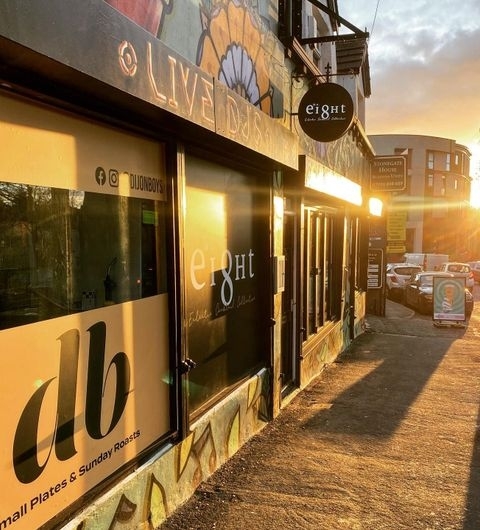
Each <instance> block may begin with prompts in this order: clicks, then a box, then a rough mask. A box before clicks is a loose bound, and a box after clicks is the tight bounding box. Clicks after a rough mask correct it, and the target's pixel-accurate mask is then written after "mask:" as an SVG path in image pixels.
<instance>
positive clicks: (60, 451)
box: [0, 94, 177, 528]
mask: <svg viewBox="0 0 480 530" xmlns="http://www.w3.org/2000/svg"><path fill="white" fill-rule="evenodd" d="M0 145H2V149H3V153H4V156H3V157H2V159H1V162H0V329H1V331H0V350H1V352H2V355H1V356H0V373H2V374H4V380H3V381H2V387H1V391H0V399H1V402H2V405H3V406H2V416H1V423H2V440H3V442H2V443H3V445H2V451H1V452H0V482H1V483H2V484H8V494H7V495H4V498H3V500H2V508H3V510H1V511H2V513H0V520H1V521H3V522H5V521H7V522H12V521H13V522H15V521H16V522H18V523H19V525H20V526H19V528H20V527H21V528H44V527H45V525H46V524H47V522H48V525H49V527H50V526H52V523H51V521H52V520H54V519H55V520H56V521H59V520H60V519H63V518H64V517H66V516H67V513H68V512H70V511H71V509H72V507H73V506H75V507H79V506H81V504H82V502H84V500H85V498H88V496H89V495H90V493H89V492H93V490H94V489H96V488H103V485H105V487H106V486H107V484H109V482H108V480H107V479H109V478H110V477H113V476H114V475H117V474H118V473H122V474H123V473H124V472H125V470H126V469H128V468H130V467H132V466H134V465H135V464H136V461H137V459H138V458H139V457H140V456H146V455H147V453H150V451H151V450H152V449H153V448H154V447H158V446H159V445H160V444H163V443H164V442H165V440H167V439H169V438H170V436H171V435H172V434H173V433H174V431H175V430H176V429H177V424H176V417H177V414H176V410H175V407H176V404H175V403H174V402H173V401H172V399H171V398H172V389H173V388H174V387H173V385H172V382H173V379H172V375H171V356H170V348H169V344H170V343H169V300H168V293H167V278H166V270H167V260H168V258H167V254H168V252H167V243H166V224H167V223H166V211H167V206H166V204H167V203H166V191H165V156H164V146H163V145H162V144H160V143H159V142H156V141H153V140H152V139H150V138H146V137H143V136H140V135H134V134H131V133H129V132H127V131H122V130H119V129H114V128H111V127H108V126H106V125H103V124H99V123H96V122H91V121H88V120H86V119H82V118H79V117H77V116H73V115H71V114H67V113H63V112H59V111H56V110H54V109H52V108H47V107H43V106H39V105H33V104H31V103H29V102H27V101H25V100H20V99H18V98H14V97H11V98H10V97H8V96H4V95H1V94H0ZM3 449H5V450H3ZM110 484H111V483H110ZM39 492H50V494H45V495H44V494H43V493H42V494H39ZM53 494H54V495H55V497H54V499H51V498H50V497H52V495H53ZM20 506H21V507H22V508H21V509H20V508H19V507H20ZM11 514H14V515H13V516H12V515H11ZM57 518H58V519H57ZM20 519H21V521H20ZM17 520H18V521H17Z"/></svg>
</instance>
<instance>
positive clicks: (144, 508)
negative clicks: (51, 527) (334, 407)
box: [63, 370, 271, 530]
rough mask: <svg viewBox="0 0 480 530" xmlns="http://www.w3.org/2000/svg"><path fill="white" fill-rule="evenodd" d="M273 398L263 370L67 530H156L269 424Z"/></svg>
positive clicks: (76, 519)
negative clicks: (182, 438) (181, 439)
mask: <svg viewBox="0 0 480 530" xmlns="http://www.w3.org/2000/svg"><path fill="white" fill-rule="evenodd" d="M270 395H271V391H270V378H269V372H268V371H267V370H262V371H261V372H260V373H258V374H257V375H256V376H255V377H253V378H252V379H250V380H249V381H248V382H246V383H245V384H243V385H242V386H241V387H239V388H238V389H236V390H235V391H234V392H233V393H232V394H230V395H229V396H228V397H227V398H226V399H225V400H224V401H222V402H221V403H219V404H218V405H217V406H215V407H214V408H213V409H212V410H211V411H209V412H208V413H207V414H206V415H205V416H204V417H202V418H201V420H199V421H198V422H197V423H196V424H195V425H193V426H192V429H191V433H190V434H189V436H188V437H187V438H185V440H183V441H182V442H180V443H178V444H176V445H171V446H170V447H168V448H165V449H163V451H162V452H160V453H158V454H157V455H155V456H153V457H152V458H151V459H150V461H149V462H147V463H146V464H144V465H142V466H141V467H140V468H139V469H137V470H136V471H135V472H133V473H132V474H131V475H129V476H128V477H127V478H125V479H124V480H122V481H121V482H120V483H119V484H117V485H116V486H115V487H114V488H113V489H111V490H109V492H108V493H107V494H105V496H104V497H101V498H99V499H97V501H96V502H95V503H94V504H92V505H90V506H89V507H88V508H87V509H86V510H84V511H83V512H82V513H81V514H80V515H78V516H77V517H76V518H75V520H72V521H71V522H70V523H68V524H67V525H66V526H64V527H63V530H79V529H81V530H101V529H105V530H107V529H109V528H115V529H117V530H122V529H124V530H133V529H150V530H153V529H154V528H156V527H157V526H159V525H160V524H161V523H162V522H163V521H164V520H165V519H166V518H167V517H168V515H170V514H171V513H172V512H173V511H174V510H175V509H176V508H178V507H179V506H180V505H181V504H183V503H184V502H185V501H186V500H187V499H189V498H190V497H191V496H192V495H193V493H194V492H195V490H196V489H197V487H198V486H199V485H200V484H201V483H202V482H203V481H205V480H206V479H207V478H208V477H209V476H210V475H211V474H212V473H213V472H214V471H216V470H217V469H218V468H219V467H220V466H221V465H222V464H224V463H225V462H226V461H227V460H228V459H229V458H231V457H232V456H233V455H234V454H235V453H236V452H237V451H238V450H239V449H240V447H241V446H242V445H243V444H244V443H245V442H246V441H248V440H249V439H250V438H251V437H252V436H253V435H255V434H257V433H258V432H259V431H260V430H261V429H262V428H263V427H264V426H265V425H266V424H267V423H268V421H269V420H270V419H271V418H269V417H268V410H269V407H268V399H269V396H270Z"/></svg>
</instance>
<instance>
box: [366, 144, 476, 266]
mask: <svg viewBox="0 0 480 530" xmlns="http://www.w3.org/2000/svg"><path fill="white" fill-rule="evenodd" d="M369 139H370V141H371V142H372V145H373V147H374V149H375V152H376V154H377V155H378V156H382V155H403V156H405V157H406V162H407V178H406V187H405V189H404V190H403V191H396V192H391V193H389V194H388V196H385V204H386V205H387V206H386V207H387V210H388V213H387V259H388V260H389V261H391V262H395V261H398V260H400V261H403V254H404V253H405V252H425V253H438V254H448V255H449V256H450V259H452V260H458V261H469V260H471V259H475V251H476V248H475V246H476V243H475V238H474V237H473V234H474V232H473V231H472V230H471V228H472V223H473V210H472V207H471V204H470V189H471V180H472V179H471V177H470V157H471V153H470V151H469V150H468V148H467V147H465V146H463V145H460V144H457V143H456V142H455V141H454V140H451V139H448V138H439V137H434V136H425V135H413V134H400V135H397V134H380V135H371V136H369ZM389 226H390V229H389ZM389 232H390V234H389Z"/></svg>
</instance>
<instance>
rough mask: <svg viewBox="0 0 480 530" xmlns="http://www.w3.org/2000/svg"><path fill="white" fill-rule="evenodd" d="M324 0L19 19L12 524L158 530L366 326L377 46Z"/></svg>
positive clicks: (7, 83)
mask: <svg viewBox="0 0 480 530" xmlns="http://www.w3.org/2000/svg"><path fill="white" fill-rule="evenodd" d="M318 4H319V5H320V7H319V6H318V5H317V3H316V2H315V3H311V2H309V1H307V0H306V1H303V2H298V1H296V2H278V3H277V2H271V1H268V0H264V1H263V0H262V1H259V2H256V3H255V7H252V3H251V2H246V1H245V2H244V1H239V0H230V1H229V0H222V1H212V2H211V1H209V2H207V1H204V0H196V1H191V2H183V1H176V0H173V1H167V0H158V1H152V2H149V1H146V2H144V1H141V2H140V1H128V0H109V1H108V2H107V1H104V0H85V1H83V2H75V1H73V0H49V2H44V1H38V2H30V1H27V0H14V1H11V2H4V3H2V5H1V6H0V140H1V144H2V147H3V153H4V156H3V157H2V165H1V170H0V223H1V225H2V236H1V240H0V246H1V255H0V273H1V285H0V289H1V301H0V347H1V350H2V352H3V355H2V361H1V363H2V371H3V373H4V374H5V376H4V380H5V382H4V384H3V385H2V390H1V396H2V398H1V400H2V412H1V415H2V424H3V429H2V435H1V442H0V454H1V462H2V465H1V479H2V483H3V484H8V485H9V487H8V488H7V490H6V491H5V493H4V500H3V501H2V505H1V513H0V522H1V523H0V526H1V527H2V528H5V529H15V530H22V529H28V530H31V529H32V528H46V529H47V528H65V529H66V528H68V529H80V528H81V529H82V530H88V529H93V528H95V529H97V530H98V529H101V528H105V529H108V528H113V527H115V528H119V529H121V528H125V529H129V530H130V529H132V528H152V529H153V528H156V527H157V526H158V525H159V524H160V523H161V522H162V521H163V520H164V519H165V518H166V517H167V516H168V514H169V513H171V512H172V511H173V510H174V509H175V508H176V507H177V506H178V505H179V504H181V503H182V502H184V501H185V500H186V499H187V498H188V497H190V496H191V495H192V493H193V492H194V491H195V489H196V488H197V487H198V485H199V484H200V483H201V482H202V481H203V480H205V479H206V478H208V476H209V475H210V474H211V473H213V472H214V471H215V470H216V469H217V468H218V467H219V466H221V465H222V464H223V463H224V462H225V461H226V460H228V458H230V457H231V456H232V455H233V454H234V453H235V452H236V451H237V450H238V448H239V447H241V445H242V444H243V443H244V442H245V441H247V440H248V439H249V438H250V437H251V436H253V435H254V434H255V433H257V432H258V431H260V430H261V429H262V428H263V427H264V426H265V425H266V423H267V422H268V421H270V420H271V419H273V418H274V417H275V416H276V415H277V414H278V413H279V411H280V410H281V408H282V407H284V406H286V405H287V404H288V402H289V400H290V399H291V398H292V396H294V395H295V393H296V392H298V391H299V390H301V389H302V388H303V387H305V386H306V385H307V384H308V383H309V382H310V381H311V380H312V379H313V378H314V377H316V376H318V375H319V374H320V373H321V371H322V369H323V368H324V366H325V365H326V364H328V363H330V362H332V361H333V360H334V359H335V358H336V356H337V355H338V354H339V353H340V352H342V351H343V350H344V349H345V348H346V347H347V346H348V345H349V344H350V343H351V342H352V341H353V340H354V339H355V337H356V336H357V335H358V334H360V333H361V332H362V330H363V320H364V316H365V298H366V288H367V265H366V264H367V252H368V225H369V221H368V212H367V210H366V206H365V205H366V203H367V200H368V181H369V174H370V164H371V160H372V157H373V149H372V146H371V144H370V142H369V140H368V138H367V137H366V135H365V131H364V128H363V119H364V100H365V98H366V97H368V96H369V95H370V86H369V74H368V54H367V53H366V36H365V34H362V32H359V31H358V30H356V28H355V27H354V26H353V27H352V28H351V29H353V33H352V34H351V36H350V38H345V39H342V40H340V41H338V42H337V40H336V36H338V27H339V26H340V25H341V24H345V22H346V21H343V19H341V18H339V14H338V6H337V2H332V1H328V2H327V1H325V2H322V3H318ZM347 24H348V26H349V27H350V26H351V25H350V24H349V23H347ZM308 38H313V39H314V42H310V41H308V40H306V39H308ZM330 76H332V77H330ZM333 76H334V77H333ZM332 79H333V81H332ZM328 82H331V83H333V82H334V84H335V85H338V86H341V87H343V88H344V89H345V90H347V91H348V93H349V94H350V96H351V99H352V102H353V107H354V117H353V119H352V123H351V124H350V126H349V127H348V130H347V132H345V133H344V134H342V135H340V136H339V137H338V138H335V139H332V140H329V141H318V140H315V139H312V138H311V137H309V136H308V135H307V134H305V132H304V131H303V129H302V127H301V125H300V124H299V118H298V113H297V109H298V106H299V102H300V101H302V100H303V96H304V95H305V94H306V93H307V92H308V90H309V89H310V88H311V86H312V85H316V84H320V85H321V84H326V83H328ZM334 107H335V112H337V111H338V107H337V106H334ZM309 108H310V107H309ZM332 109H333V107H329V108H328V110H329V112H330V111H332ZM320 110H321V111H326V110H327V109H325V108H322V107H320ZM7 374H8V375H7Z"/></svg>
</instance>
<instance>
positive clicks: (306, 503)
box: [160, 286, 480, 530]
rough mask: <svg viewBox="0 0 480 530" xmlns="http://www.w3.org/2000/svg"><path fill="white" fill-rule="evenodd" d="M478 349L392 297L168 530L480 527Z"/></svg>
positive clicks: (470, 329)
mask: <svg viewBox="0 0 480 530" xmlns="http://www.w3.org/2000/svg"><path fill="white" fill-rule="evenodd" d="M477 289H478V292H477ZM474 295H475V298H476V299H477V300H480V287H477V286H476V287H475V292H474ZM479 346H480V302H477V303H476V305H475V309H474V312H473V314H472V317H471V318H470V320H469V322H468V323H467V325H466V326H464V327H453V326H452V327H450V326H446V327H441V328H438V327H436V326H434V325H433V321H432V319H431V317H428V316H420V315H418V314H416V313H415V312H413V311H412V310H410V309H408V308H406V307H404V306H403V305H401V304H398V303H395V302H392V301H389V300H387V303H386V311H385V316H383V317H380V316H374V315H367V321H366V328H365V333H363V334H362V335H361V336H360V337H358V338H357V339H356V340H355V341H354V342H353V344H352V345H351V346H350V347H349V348H348V350H347V351H345V352H344V353H342V355H340V356H339V358H338V359H337V361H336V362H334V363H333V364H331V365H329V366H328V367H327V368H326V369H325V370H324V371H323V372H322V373H321V374H320V375H319V376H318V377H317V378H316V379H315V380H314V381H313V382H312V383H311V384H310V385H309V386H308V387H307V388H306V389H304V390H302V391H301V392H299V393H298V394H297V396H296V397H295V398H294V399H293V400H292V401H291V402H290V403H289V404H288V406H286V407H285V408H284V409H283V410H282V412H281V413H280V415H279V416H278V417H277V418H275V420H273V421H272V422H270V423H269V424H268V425H267V426H266V427H265V428H264V429H263V430H262V431H261V432H260V433H259V434H257V435H256V436H254V437H253V438H252V439H251V440H250V441H249V442H247V443H246V444H245V445H244V446H243V447H242V448H241V449H240V450H239V451H238V452H237V453H236V455H234V457H233V458H232V459H230V460H229V461H228V462H227V463H226V464H225V465H224V466H222V467H221V468H220V469H219V470H218V471H217V472H215V473H214V474H213V475H212V476H211V477H210V478H209V479H208V480H207V481H205V482H203V483H202V484H201V485H200V487H199V488H198V490H197V491H196V493H195V494H194V496H193V497H192V498H191V499H190V500H188V501H187V502H186V503H185V504H184V505H183V506H181V507H179V508H178V509H177V510H176V511H175V512H174V513H173V514H171V516H170V517H169V518H168V519H167V520H166V521H165V522H164V524H163V525H161V526H160V529H161V530H212V529H218V530H244V529H251V530H266V529H270V530H277V529H281V530H283V529H285V530H286V529H288V530H337V529H338V530H345V529H353V530H404V529H405V530H417V529H438V530H480V465H479V464H480V435H479V422H480V419H479V418H480V415H479V414H480V408H479V405H480V379H479V377H478V375H479V374H478V371H479V369H480V347H479Z"/></svg>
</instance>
